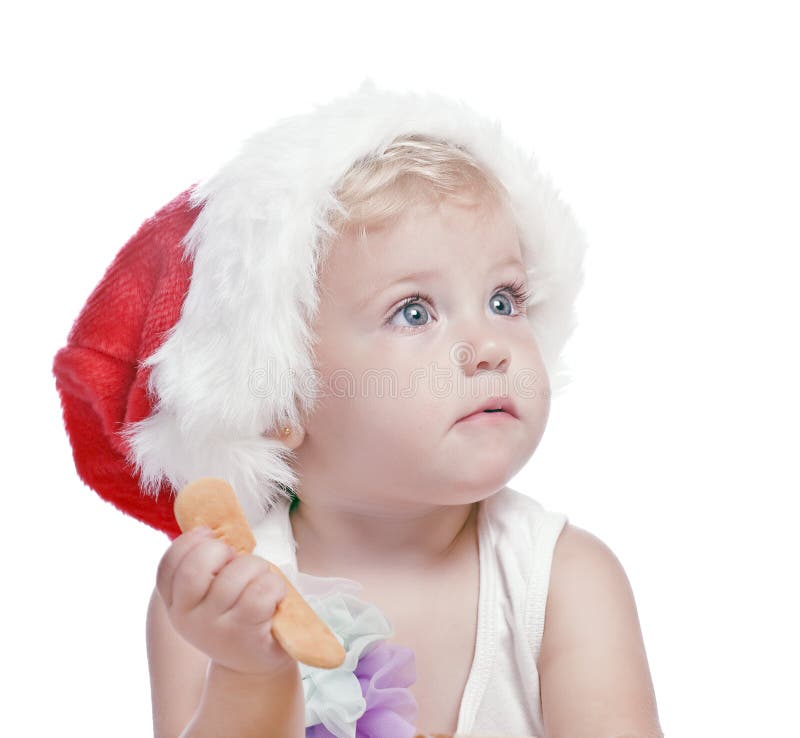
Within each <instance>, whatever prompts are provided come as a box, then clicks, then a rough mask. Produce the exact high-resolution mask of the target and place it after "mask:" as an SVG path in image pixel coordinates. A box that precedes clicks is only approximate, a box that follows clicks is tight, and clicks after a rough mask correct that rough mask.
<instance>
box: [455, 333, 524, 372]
mask: <svg viewBox="0 0 800 738" xmlns="http://www.w3.org/2000/svg"><path fill="white" fill-rule="evenodd" d="M470 338H471V340H469V341H459V342H458V343H456V344H454V345H453V348H452V349H451V351H450V358H451V359H452V360H453V363H455V364H456V365H458V366H460V367H462V368H463V370H464V374H466V376H468V377H471V376H473V375H474V374H477V373H478V372H481V371H489V372H491V371H502V372H505V371H506V370H507V369H508V364H509V361H510V360H511V356H510V351H509V348H508V343H507V342H506V341H505V339H503V338H502V337H500V336H498V335H497V333H493V332H490V331H489V330H484V331H482V332H480V333H474V334H473V335H472V336H471V337H470Z"/></svg>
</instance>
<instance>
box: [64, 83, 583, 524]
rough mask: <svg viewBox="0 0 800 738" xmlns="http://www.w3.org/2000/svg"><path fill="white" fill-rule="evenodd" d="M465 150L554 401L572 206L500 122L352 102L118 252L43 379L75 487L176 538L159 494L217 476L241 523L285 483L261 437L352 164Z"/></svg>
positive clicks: (434, 103) (295, 412)
mask: <svg viewBox="0 0 800 738" xmlns="http://www.w3.org/2000/svg"><path fill="white" fill-rule="evenodd" d="M409 133H421V134H426V135H429V136H434V137H436V138H439V139H444V140H448V141H451V142H452V143H454V144H457V145H460V146H462V147H464V148H466V149H467V150H468V151H469V152H470V153H471V154H472V155H473V157H474V158H475V159H476V160H477V161H478V162H479V163H480V164H481V165H482V166H483V167H485V168H486V169H487V170H488V171H490V172H491V173H492V174H493V175H494V176H495V177H496V178H497V179H498V180H499V181H500V182H501V183H502V184H503V185H504V186H505V188H506V190H507V192H508V194H509V197H510V204H511V207H512V211H513V213H514V215H515V217H516V220H517V224H518V230H519V233H520V238H521V247H522V256H523V260H524V261H525V264H526V267H527V271H528V276H529V286H530V288H531V290H532V293H533V298H532V300H531V302H530V308H529V311H528V314H529V319H530V321H531V323H532V327H533V329H534V332H535V334H536V336H537V339H538V343H539V348H540V350H541V352H542V357H543V360H544V363H545V367H546V368H547V370H548V374H549V376H550V380H551V386H552V388H553V390H554V391H558V390H559V389H560V388H561V387H562V386H563V385H564V384H565V383H566V381H567V377H566V374H565V368H566V367H565V365H564V362H563V359H562V349H563V347H564V344H565V343H566V341H567V339H568V337H569V336H570V334H571V333H572V330H573V327H574V303H575V298H576V296H577V293H578V291H579V289H580V286H581V283H582V280H583V273H582V262H583V255H584V251H585V240H584V238H583V234H582V233H581V231H580V228H579V227H578V225H577V223H576V221H575V219H574V217H573V215H572V213H571V210H570V209H569V207H568V206H567V205H566V204H565V203H564V202H563V201H562V200H561V199H560V198H559V196H558V193H557V191H556V190H555V188H554V187H553V186H552V184H551V183H550V181H549V179H548V178H546V177H545V176H543V175H542V174H541V173H540V172H539V170H538V168H537V165H536V163H535V161H534V160H533V158H532V157H531V155H530V154H527V153H525V152H523V151H522V150H520V148H519V147H518V146H517V145H515V144H514V143H513V142H512V141H510V140H509V139H508V138H507V137H506V135H505V134H504V133H503V132H502V130H501V127H500V125H499V124H498V123H497V122H495V121H492V120H489V119H486V118H485V117H483V116H481V115H479V114H478V113H476V112H475V111H473V110H472V109H471V108H469V107H468V106H467V105H465V104H464V103H463V102H460V101H456V100H451V99H448V98H445V97H442V96H439V95H437V94H434V93H424V94H415V93H410V92H394V91H388V90H379V89H377V88H376V86H375V85H374V84H373V83H372V82H371V81H370V80H366V81H365V82H364V83H363V84H362V85H361V87H360V88H359V89H358V90H357V91H356V92H355V93H353V94H351V95H348V96H345V97H342V98H338V99H335V100H333V101H332V102H330V103H328V104H326V105H322V106H318V107H316V108H315V109H314V110H313V111H312V112H310V113H307V114H304V115H299V116H295V117H291V118H287V119H283V120H281V121H279V122H278V123H277V124H275V125H274V126H272V127H271V128H269V129H267V130H265V131H263V132H261V133H259V134H257V135H256V136H254V137H253V138H251V139H250V140H249V141H247V142H246V143H245V145H244V146H243V148H242V150H241V152H240V153H239V154H238V156H236V157H235V158H234V159H233V160H232V161H230V162H229V163H228V164H227V165H225V166H224V167H222V169H221V170H220V171H219V172H218V173H217V174H216V175H215V176H213V177H212V178H210V179H209V180H207V181H206V182H204V183H202V184H200V185H198V186H195V187H193V188H191V189H190V190H188V191H187V192H184V193H183V194H181V195H179V196H178V197H177V198H175V199H174V200H173V201H172V202H171V203H169V204H168V205H167V206H165V207H164V208H163V209H161V210H160V211H159V212H158V213H156V215H155V216H153V217H152V218H151V219H149V220H148V221H146V222H145V223H144V224H143V225H142V227H141V228H140V229H139V231H138V232H137V233H136V235H135V236H133V238H132V239H131V240H130V241H129V242H128V243H127V244H126V245H125V246H124V247H123V249H122V250H121V251H120V252H119V254H118V255H117V256H116V258H115V259H114V261H113V263H112V264H111V266H110V267H109V269H108V270H107V272H106V274H105V275H104V277H103V279H102V280H101V282H100V284H99V285H98V286H97V287H96V288H95V290H94V292H93V293H92V295H91V296H90V297H89V300H88V301H87V303H86V305H85V306H84V308H83V310H82V311H81V313H80V315H79V316H78V319H77V320H76V322H75V324H74V325H73V327H72V330H71V332H70V334H69V337H68V339H67V345H66V346H65V347H64V348H62V349H61V350H60V351H59V352H58V353H57V355H56V357H55V361H54V366H53V371H54V374H55V377H56V386H57V388H58V392H59V394H60V397H61V403H62V407H63V413H64V422H65V424H66V428H67V432H68V435H69V438H70V441H71V444H72V449H73V456H74V459H75V465H76V468H77V470H78V473H79V474H80V476H81V478H82V479H83V480H84V481H85V482H86V483H87V484H88V485H89V486H90V487H92V488H93V489H95V490H96V491H97V492H98V493H99V494H100V496H101V497H103V498H104V499H106V500H108V501H110V502H112V503H113V504H114V505H116V506H117V507H118V508H120V509H121V510H123V511H124V512H126V513H129V514H131V515H133V516H134V517H136V518H138V519H139V520H142V521H144V522H145V523H147V524H149V525H151V526H153V527H155V528H158V529H160V530H163V531H165V532H166V533H167V534H168V535H169V536H170V537H174V536H176V535H177V534H178V533H179V532H180V531H179V529H178V526H177V524H176V522H175V519H174V516H173V514H172V501H173V495H174V492H175V491H176V490H178V489H180V487H182V486H183V485H184V484H185V483H186V482H188V481H190V480H192V479H196V478H198V477H202V476H217V477H222V478H224V479H226V480H227V481H228V482H229V483H230V484H231V485H232V486H233V487H234V489H235V490H236V493H237V495H238V496H239V499H240V501H241V503H242V506H243V508H244V510H245V514H246V515H247V517H248V519H249V520H250V522H251V524H255V523H257V522H258V521H259V520H260V519H261V518H262V517H263V516H264V515H265V513H266V511H267V510H268V509H269V508H270V507H271V505H272V504H273V503H274V502H275V501H276V500H277V499H278V498H279V497H281V496H286V495H287V494H288V488H291V487H292V486H293V485H294V484H295V483H296V482H297V479H296V477H295V475H294V472H293V471H292V469H291V467H290V465H289V458H288V454H290V453H291V452H289V451H288V450H287V448H286V447H285V446H284V445H283V444H282V443H280V442H279V441H278V440H276V439H275V438H271V437H266V436H265V435H264V432H265V431H266V430H276V429H278V428H281V427H283V426H287V425H288V426H291V425H299V424H300V422H301V418H302V417H303V415H304V414H305V413H308V412H311V411H312V410H313V406H314V398H315V396H316V392H315V387H314V377H315V373H314V371H313V369H314V367H313V353H312V333H311V329H310V325H311V322H312V320H313V317H314V316H315V314H316V311H317V308H318V295H317V289H316V285H317V268H318V265H319V264H320V263H321V260H322V258H323V255H324V244H325V237H326V235H330V234H329V230H330V227H329V226H328V224H327V216H328V214H329V213H330V212H331V211H332V210H336V209H337V201H336V199H335V196H334V193H335V191H336V186H337V183H338V181H339V180H340V179H341V177H342V176H343V175H344V174H345V173H346V172H347V170H348V169H349V168H350V167H351V165H352V164H353V163H354V162H355V161H357V160H359V159H362V158H363V157H365V156H369V155H370V154H374V153H376V152H379V151H381V150H382V149H384V148H386V147H387V146H388V145H389V144H391V143H392V141H393V140H394V139H395V138H396V137H398V136H400V135H403V134H409Z"/></svg>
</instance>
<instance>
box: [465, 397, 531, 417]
mask: <svg viewBox="0 0 800 738" xmlns="http://www.w3.org/2000/svg"><path fill="white" fill-rule="evenodd" d="M490 418H494V419H501V418H506V419H508V418H515V419H516V418H517V411H516V408H515V407H514V403H513V402H512V401H511V400H510V399H509V398H508V397H490V398H489V399H488V400H487V401H486V402H484V403H482V404H481V405H480V406H479V407H478V408H476V409H475V410H473V411H472V412H470V413H468V414H467V415H464V416H463V417H461V418H459V419H458V420H457V421H456V423H461V422H463V421H467V420H469V421H474V420H480V419H486V420H488V419H490Z"/></svg>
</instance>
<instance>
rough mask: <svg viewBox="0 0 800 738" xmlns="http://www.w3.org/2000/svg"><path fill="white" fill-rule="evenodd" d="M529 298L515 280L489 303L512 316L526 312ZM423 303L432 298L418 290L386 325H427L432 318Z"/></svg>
mask: <svg viewBox="0 0 800 738" xmlns="http://www.w3.org/2000/svg"><path fill="white" fill-rule="evenodd" d="M530 298H531V292H530V290H529V289H528V288H527V287H526V286H525V284H524V282H521V281H516V282H511V283H509V284H504V285H502V286H501V287H499V288H498V289H497V290H496V291H495V293H494V294H493V295H492V299H491V300H490V301H489V304H490V305H491V307H492V310H494V311H496V312H497V315H504V316H506V317H509V318H514V317H517V316H520V315H525V314H526V308H527V304H528V300H530ZM423 303H427V304H428V305H432V304H433V298H432V297H429V296H428V295H425V294H422V293H419V292H418V293H417V294H415V295H411V296H410V297H407V298H406V299H405V300H403V302H402V304H401V305H400V307H398V308H397V310H395V311H394V313H392V315H391V316H390V317H389V319H388V320H387V321H386V323H387V325H391V326H394V327H396V328H400V329H409V328H420V327H423V326H426V325H428V323H430V322H431V320H433V318H432V316H431V314H430V312H429V310H428V308H427V307H425V305H424V304H423ZM398 317H402V320H403V321H405V322H400V323H398V322H396V319H397V318H398Z"/></svg>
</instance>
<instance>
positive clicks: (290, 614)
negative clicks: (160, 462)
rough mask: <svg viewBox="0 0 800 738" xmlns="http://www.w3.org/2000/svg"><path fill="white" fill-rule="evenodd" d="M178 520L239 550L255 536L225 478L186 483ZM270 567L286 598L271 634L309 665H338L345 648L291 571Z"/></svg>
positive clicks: (249, 550)
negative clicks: (202, 528) (203, 528)
mask: <svg viewBox="0 0 800 738" xmlns="http://www.w3.org/2000/svg"><path fill="white" fill-rule="evenodd" d="M174 511H175V519H176V520H177V521H178V525H179V526H180V528H181V530H182V531H183V532H184V533H186V532H188V531H190V530H192V529H193V528H198V527H200V526H203V525H204V526H207V527H208V528H210V529H211V530H212V531H213V533H214V536H215V537H217V538H219V539H221V540H223V541H225V543H227V544H228V545H229V546H231V547H233V548H234V549H236V550H237V551H239V552H240V553H252V552H253V549H255V547H256V539H255V537H254V536H253V532H252V531H251V530H250V526H249V525H248V523H247V519H246V518H245V516H244V511H243V510H242V506H241V505H240V504H239V500H238V499H237V497H236V493H235V492H234V491H233V488H232V487H231V486H230V485H229V484H228V483H227V482H225V481H224V480H222V479H216V478H214V477H204V478H202V479H197V480H195V481H194V482H190V483H189V484H187V485H186V486H185V487H184V488H183V489H181V491H180V492H178V495H177V496H176V498H175V505H174ZM268 563H269V568H270V571H271V572H273V573H275V574H277V575H278V576H280V577H282V578H283V580H284V582H285V584H286V597H284V598H283V600H281V601H280V603H279V604H278V607H277V609H276V610H275V615H274V616H273V618H272V635H273V636H274V638H275V640H276V641H278V643H280V644H281V647H282V648H283V649H284V650H285V651H286V653H288V654H289V655H290V656H291V657H292V658H294V659H296V660H297V661H300V662H302V663H304V664H307V665H308V666H314V667H318V668H321V669H335V668H336V667H337V666H341V664H342V663H343V662H344V658H345V650H344V648H343V646H342V644H341V643H339V641H338V640H336V636H334V635H333V633H332V632H331V630H330V628H328V626H327V625H326V624H325V623H324V622H323V621H322V620H320V618H319V617H318V616H317V614H316V613H315V612H314V610H312V609H311V606H310V605H309V604H308V603H307V602H306V601H305V600H304V599H303V597H302V595H301V594H300V593H299V592H298V591H297V590H296V589H295V588H294V585H293V584H292V583H291V582H290V581H289V579H287V577H286V575H285V574H284V573H283V572H282V571H281V570H280V569H279V568H278V567H277V566H275V565H274V564H272V563H271V562H268Z"/></svg>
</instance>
